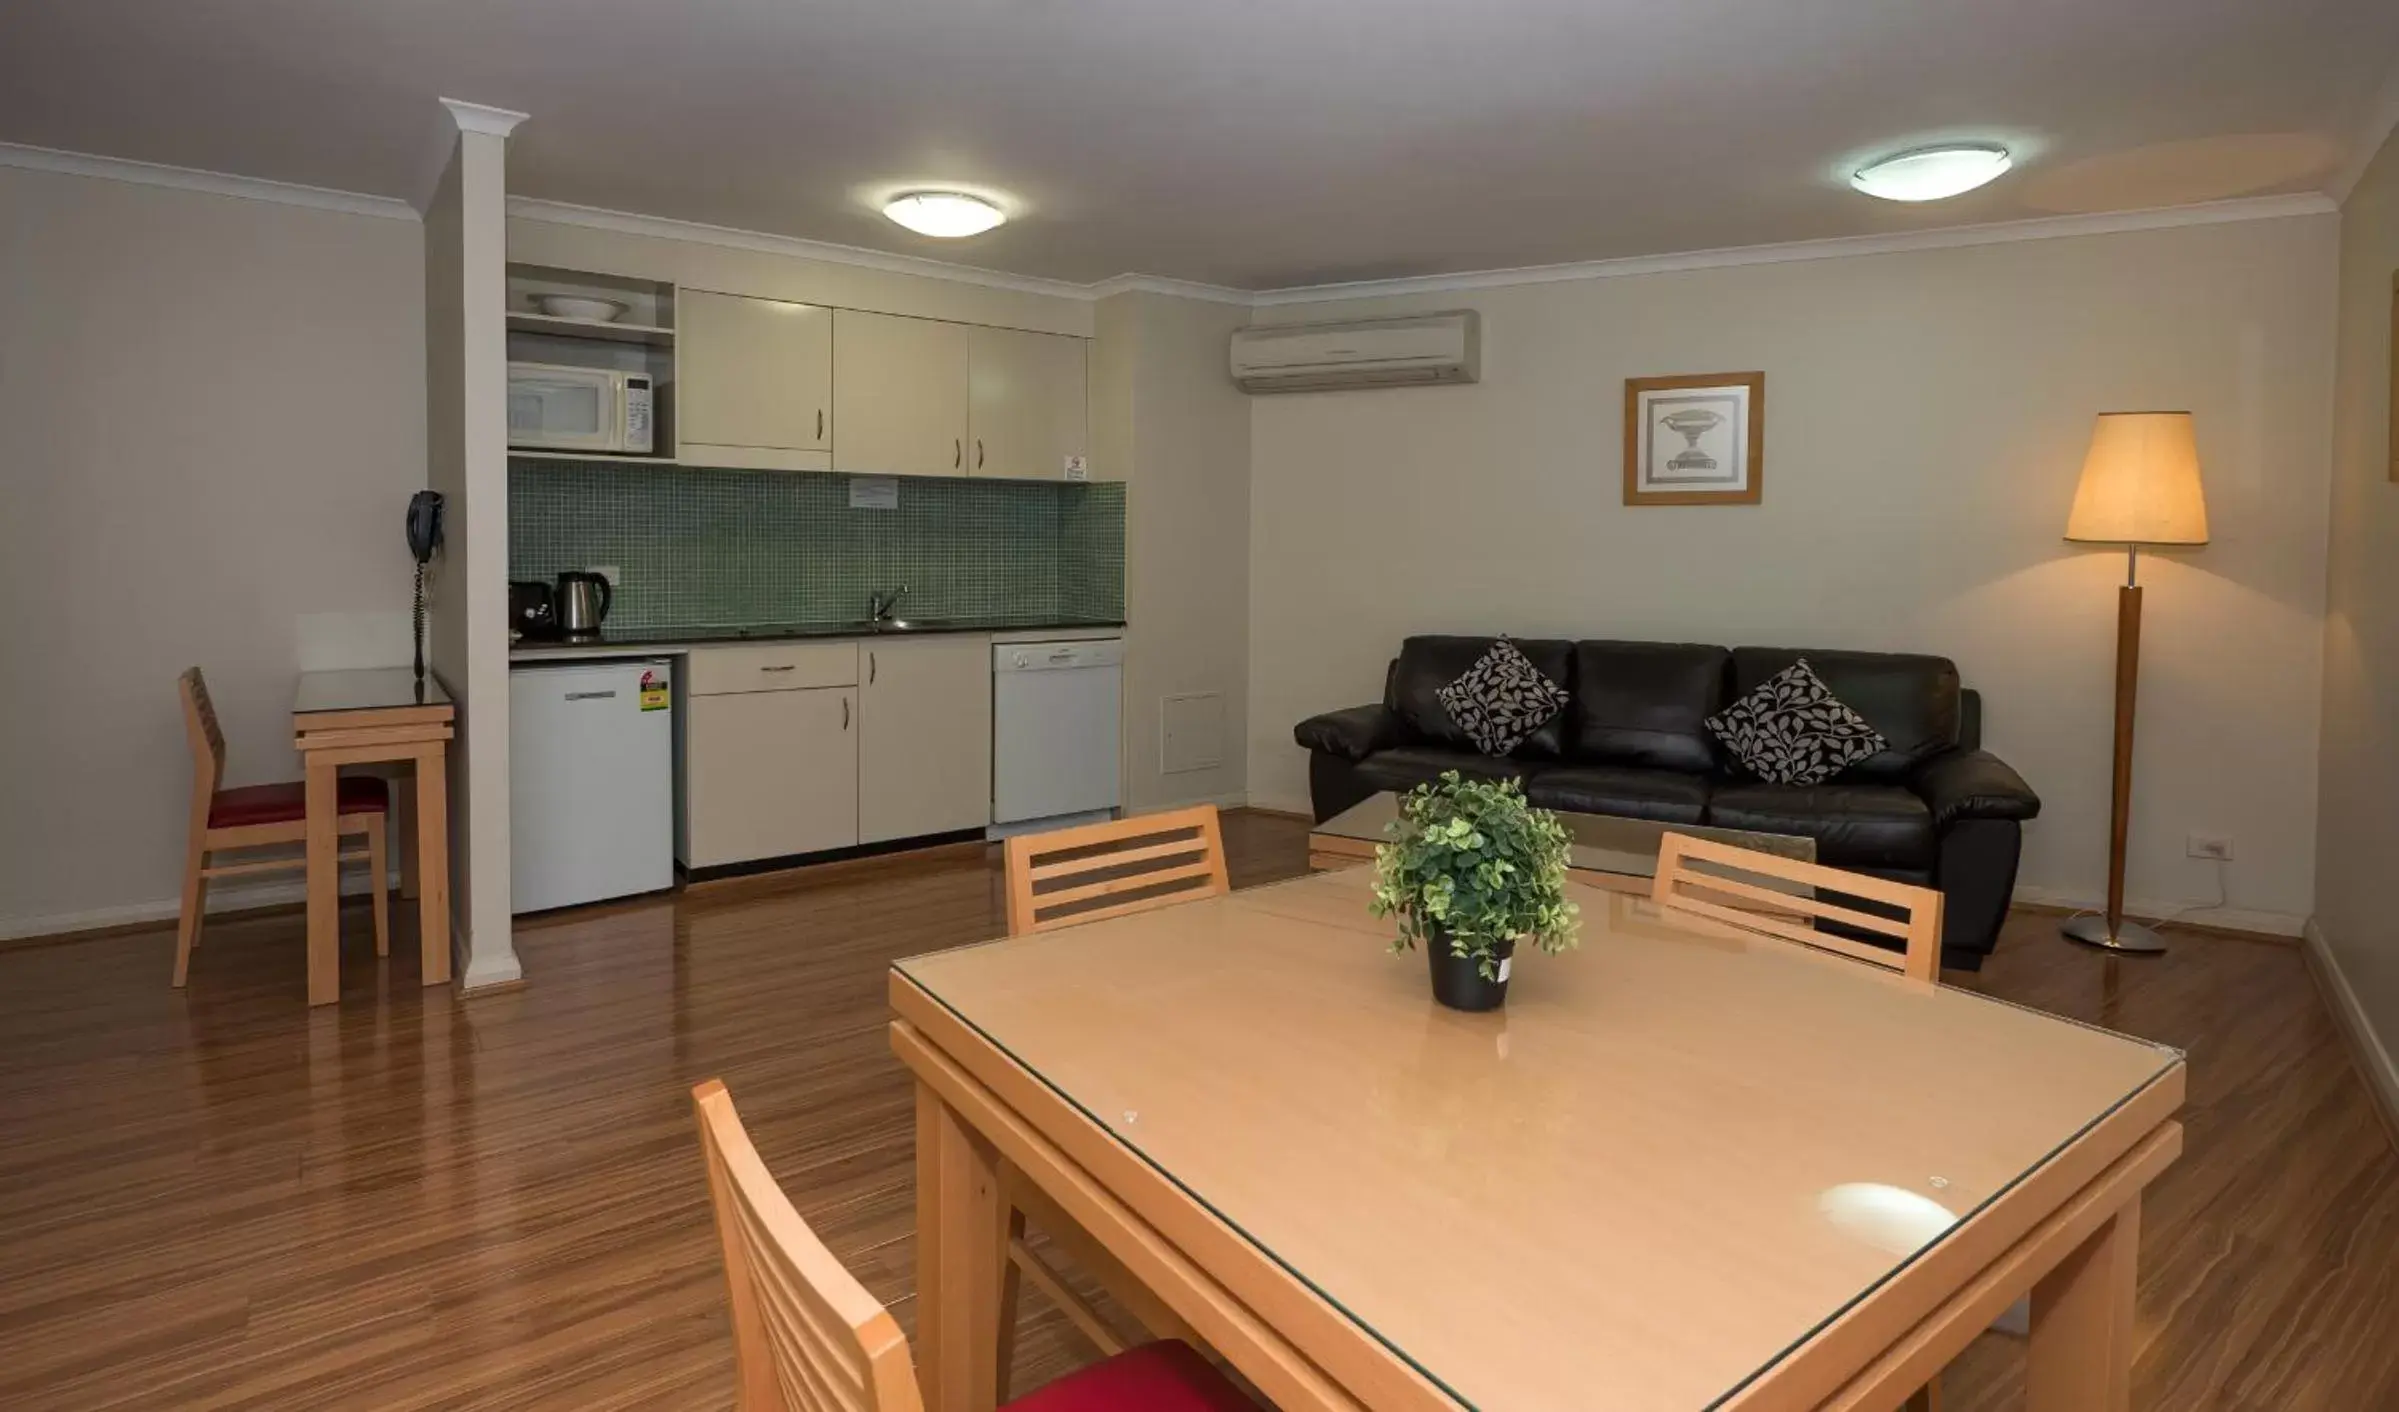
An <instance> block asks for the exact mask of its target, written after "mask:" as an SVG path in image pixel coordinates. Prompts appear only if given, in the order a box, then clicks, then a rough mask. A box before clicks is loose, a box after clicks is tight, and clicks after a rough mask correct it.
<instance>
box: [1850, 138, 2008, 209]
mask: <svg viewBox="0 0 2399 1412" xmlns="http://www.w3.org/2000/svg"><path fill="white" fill-rule="evenodd" d="M2007 169H2008V154H2007V149H2006V148H2005V147H1999V146H1995V145H1992V144H1989V143H1979V142H1978V143H1961V144H1958V145H1955V146H1949V147H1919V148H1917V149H1916V150H1914V151H1912V152H1902V153H1900V154H1899V155H1898V156H1896V157H1885V158H1884V159H1883V160H1881V161H1879V162H1876V163H1874V164H1873V165H1872V166H1869V167H1865V168H1862V169H1861V170H1859V171H1858V173H1857V174H1856V175H1854V176H1852V177H1851V178H1850V179H1849V184H1850V185H1851V186H1854V187H1856V188H1857V189H1858V190H1860V191H1863V192H1865V193H1866V194H1867V195H1868V196H1879V197H1881V198H1882V199H1884V200H1885V201H1942V200H1946V199H1948V198H1949V197H1952V196H1960V195H1963V194H1965V193H1966V192H1969V191H1972V190H1973V189H1974V188H1976V187H1978V186H1981V185H1982V184H1983V183H1985V182H1988V181H1996V180H1997V179H1998V178H1999V175H2000V173H2002V172H2004V171H2006V170H2007Z"/></svg>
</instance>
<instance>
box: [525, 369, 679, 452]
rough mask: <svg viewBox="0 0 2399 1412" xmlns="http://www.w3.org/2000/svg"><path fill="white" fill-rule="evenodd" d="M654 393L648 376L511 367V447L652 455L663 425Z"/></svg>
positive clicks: (595, 370) (607, 370) (608, 371)
mask: <svg viewBox="0 0 2399 1412" xmlns="http://www.w3.org/2000/svg"><path fill="white" fill-rule="evenodd" d="M653 392H654V389H653V388H652V386H651V383H650V376H649V374H647V373H620V372H617V371H614V370H613V369H609V368H569V367H563V366H560V365H557V364H553V363H510V364H509V365H508V444H509V445H511V446H530V447H539V448H540V449H542V450H544V451H620V452H621V451H629V452H636V453H646V452H648V451H649V450H650V448H651V445H652V441H651V438H652V434H653V433H652V428H653V427H654V426H655V425H656V424H657V419H656V418H655V416H653V415H652V411H653V403H652V396H653Z"/></svg>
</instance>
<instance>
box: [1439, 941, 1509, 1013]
mask: <svg viewBox="0 0 2399 1412" xmlns="http://www.w3.org/2000/svg"><path fill="white" fill-rule="evenodd" d="M1515 954H1516V943H1515V942H1513V941H1503V942H1501V943H1500V944H1499V945H1498V946H1496V947H1494V948H1493V949H1492V958H1493V961H1494V964H1495V965H1496V966H1497V968H1498V970H1499V979H1498V980H1495V981H1487V980H1484V979H1483V974H1482V971H1481V969H1480V967H1481V965H1482V963H1481V962H1479V961H1477V960H1475V959H1474V958H1473V957H1471V956H1459V955H1456V954H1454V953H1452V952H1451V951H1450V949H1449V938H1448V936H1446V935H1444V934H1443V933H1442V932H1441V930H1440V929H1439V928H1437V927H1427V928H1426V929H1425V937H1424V959H1425V961H1426V963H1427V964H1429V965H1430V966H1431V967H1432V971H1433V998H1434V999H1435V1000H1438V1001H1440V1002H1441V1003H1442V1004H1444V1005H1446V1006H1448V1007H1449V1008H1450V1009H1452V1010H1497V1009H1498V1008H1499V1007H1500V1006H1502V1005H1505V1004H1506V1003H1507V1001H1508V961H1509V958H1511V957H1513V956H1514V955H1515Z"/></svg>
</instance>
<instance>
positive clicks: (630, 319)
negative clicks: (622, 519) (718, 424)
mask: <svg viewBox="0 0 2399 1412" xmlns="http://www.w3.org/2000/svg"><path fill="white" fill-rule="evenodd" d="M544 295H572V296H574V297H576V298H580V299H606V300H610V301H613V302H614V303H616V304H619V305H622V306H623V312H621V313H620V314H618V315H617V316H616V317H615V318H613V319H588V318H573V317H567V316H563V315H558V314H550V313H545V312H543V310H542V307H541V299H542V297H543V296H544ZM507 301H508V307H507V315H508V360H509V361H510V362H512V363H550V364H556V365H560V366H564V367H570V368H607V369H611V370H614V371H617V372H627V373H646V374H647V375H648V376H649V379H650V385H651V414H652V417H653V422H652V426H653V449H652V450H651V451H649V452H647V453H643V454H631V455H629V454H624V453H595V452H559V451H552V450H545V449H541V448H535V447H519V446H511V447H510V448H509V449H508V454H509V455H511V456H522V457H527V458H530V459H534V460H543V461H630V462H638V463H640V464H643V465H650V466H661V465H665V466H671V465H673V464H675V453H676V441H675V437H676V425H675V420H676V419H675V401H676V398H675V285H674V283H673V282H672V281H668V280H655V279H642V278H639V277H636V276H633V275H617V274H605V273H599V272H596V271H591V270H569V269H562V268H560V267H558V266H555V265H532V264H520V263H513V262H512V263H511V264H510V265H509V266H508V273H507Z"/></svg>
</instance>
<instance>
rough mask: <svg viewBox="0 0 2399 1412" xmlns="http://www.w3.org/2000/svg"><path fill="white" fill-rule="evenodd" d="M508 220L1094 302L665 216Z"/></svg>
mask: <svg viewBox="0 0 2399 1412" xmlns="http://www.w3.org/2000/svg"><path fill="white" fill-rule="evenodd" d="M508 214H509V215H510V216H511V217H512V218H515V219H519V220H528V221H548V222H551V223H552V224H555V225H568V226H584V227H587V228H589V229H592V230H606V231H614V232H616V233H617V234H619V235H646V236H649V237H651V238H653V239H657V240H690V241H697V242H699V243H701V244H703V245H720V246H723V247H725V248H726V249H728V250H750V251H755V252H757V253H759V254H765V255H793V256H797V257H799V258H801V259H807V260H823V261H826V262H828V263H831V264H836V265H856V266H859V267H861V268H864V269H870V270H883V271H886V272H888V273H891V274H899V275H918V276H922V277H924V278H927V279H942V280H948V281H950V282H952V283H954V284H973V285H981V286H983V287H984V288H986V289H1007V290H1014V291H1016V292H1017V293H1019V294H1043V295H1048V296H1049V297H1051V298H1053V299H1086V300H1087V299H1091V298H1094V297H1096V296H1095V295H1094V294H1093V293H1092V290H1093V289H1094V288H1095V286H1092V285H1088V284H1074V283H1070V282H1068V281H1066V280H1056V279H1043V278H1041V277H1039V276H1037V275H1016V274H1009V273H1008V272H1007V271H1005V270H987V269H984V268H982V267H981V266H978V265H955V264H951V263H950V262H949V261H947V260H932V259H927V258H925V257H924V256H922V255H894V254H892V253H890V252H889V251H884V250H868V249H865V248H864V247H862V246H856V245H836V244H834V243H833V242H831V241H827V240H804V239H802V238H800V237H799V236H796V235H771V234H768V233H767V232H765V231H756V230H737V229H735V228H734V227H731V226H715V225H706V224H703V223H701V222H698V221H682V220H676V219H674V218H672V217H669V216H637V215H633V214H631V213H630V212H626V211H607V210H602V209H601V208H599V207H597V206H576V205H570V204H568V203H567V202H564V201H541V200H536V199H534V198H532V197H529V196H511V197H509V198H508Z"/></svg>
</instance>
